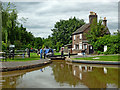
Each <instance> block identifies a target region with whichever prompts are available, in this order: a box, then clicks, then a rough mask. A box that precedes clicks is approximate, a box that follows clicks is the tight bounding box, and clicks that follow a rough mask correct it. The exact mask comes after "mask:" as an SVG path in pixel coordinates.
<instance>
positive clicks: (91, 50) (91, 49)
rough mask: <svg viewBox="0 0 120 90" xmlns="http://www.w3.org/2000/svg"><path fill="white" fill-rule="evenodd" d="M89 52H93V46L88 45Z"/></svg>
mask: <svg viewBox="0 0 120 90" xmlns="http://www.w3.org/2000/svg"><path fill="white" fill-rule="evenodd" d="M89 54H93V46H89Z"/></svg>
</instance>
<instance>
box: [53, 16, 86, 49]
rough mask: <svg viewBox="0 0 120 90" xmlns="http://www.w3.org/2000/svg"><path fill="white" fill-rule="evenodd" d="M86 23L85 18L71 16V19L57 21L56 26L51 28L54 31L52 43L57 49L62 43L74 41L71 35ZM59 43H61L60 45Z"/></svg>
mask: <svg viewBox="0 0 120 90" xmlns="http://www.w3.org/2000/svg"><path fill="white" fill-rule="evenodd" d="M83 24H85V22H84V20H83V19H81V20H80V19H77V18H76V17H74V18H69V20H60V21H59V22H56V24H55V25H54V28H53V29H51V31H52V32H53V33H52V38H51V39H52V44H53V45H54V46H53V47H54V48H55V49H58V48H59V47H61V46H62V45H65V44H69V43H71V42H72V38H71V35H72V33H73V32H74V31H76V30H77V29H78V28H80V27H81V26H82V25H83ZM58 44H59V45H58Z"/></svg>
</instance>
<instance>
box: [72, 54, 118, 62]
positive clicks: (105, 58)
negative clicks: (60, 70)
mask: <svg viewBox="0 0 120 90" xmlns="http://www.w3.org/2000/svg"><path fill="white" fill-rule="evenodd" d="M93 58H99V59H93ZM72 60H94V61H118V55H111V56H107V55H106V56H95V57H82V58H72Z"/></svg>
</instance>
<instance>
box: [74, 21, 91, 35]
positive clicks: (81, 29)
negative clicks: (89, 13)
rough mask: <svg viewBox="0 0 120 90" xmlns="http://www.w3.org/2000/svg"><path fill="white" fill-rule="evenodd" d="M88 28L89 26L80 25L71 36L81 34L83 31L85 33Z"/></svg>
mask: <svg viewBox="0 0 120 90" xmlns="http://www.w3.org/2000/svg"><path fill="white" fill-rule="evenodd" d="M89 26H90V24H89V23H88V24H84V25H82V26H81V27H80V28H78V29H77V30H76V31H75V32H73V33H72V34H73V35H74V34H78V33H81V32H83V31H85V30H86V29H87V28H88V27H89Z"/></svg>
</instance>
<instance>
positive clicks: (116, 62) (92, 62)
mask: <svg viewBox="0 0 120 90" xmlns="http://www.w3.org/2000/svg"><path fill="white" fill-rule="evenodd" d="M66 61H70V62H73V63H85V64H106V65H120V61H93V60H71V59H66Z"/></svg>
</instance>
